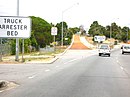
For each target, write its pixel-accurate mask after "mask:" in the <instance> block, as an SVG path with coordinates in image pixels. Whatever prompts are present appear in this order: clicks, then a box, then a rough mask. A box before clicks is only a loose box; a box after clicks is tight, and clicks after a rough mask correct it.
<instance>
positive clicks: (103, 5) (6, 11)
mask: <svg viewBox="0 0 130 97" xmlns="http://www.w3.org/2000/svg"><path fill="white" fill-rule="evenodd" d="M62 13H63V15H62ZM0 16H17V0H0ZM19 16H36V17H41V18H42V19H44V20H46V21H47V22H49V23H53V24H57V23H60V22H61V21H62V16H63V21H65V22H67V24H68V26H69V27H79V26H80V25H83V26H84V28H85V29H86V30H87V29H89V27H90V25H91V24H92V23H93V21H98V23H99V24H100V25H102V26H106V25H110V24H111V23H112V22H116V23H117V25H119V26H121V27H123V26H128V27H130V1H129V0H19Z"/></svg>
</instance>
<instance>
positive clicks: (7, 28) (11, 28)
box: [0, 16, 31, 61]
mask: <svg viewBox="0 0 130 97" xmlns="http://www.w3.org/2000/svg"><path fill="white" fill-rule="evenodd" d="M30 35H31V19H30V18H29V17H16V16H15V17H13V16H10V17H9V16H1V17H0V38H15V39H16V59H15V60H16V61H18V53H19V38H23V39H24V38H29V37H30Z"/></svg>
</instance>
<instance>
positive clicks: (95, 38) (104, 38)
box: [94, 36, 106, 42]
mask: <svg viewBox="0 0 130 97" xmlns="http://www.w3.org/2000/svg"><path fill="white" fill-rule="evenodd" d="M105 40H106V37H105V36H94V41H98V42H100V41H105Z"/></svg>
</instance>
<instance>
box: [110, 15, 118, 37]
mask: <svg viewBox="0 0 130 97" xmlns="http://www.w3.org/2000/svg"><path fill="white" fill-rule="evenodd" d="M114 19H115V18H114ZM114 19H112V20H114ZM116 19H119V18H116ZM111 38H112V23H111V25H110V39H111Z"/></svg>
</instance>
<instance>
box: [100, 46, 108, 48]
mask: <svg viewBox="0 0 130 97" xmlns="http://www.w3.org/2000/svg"><path fill="white" fill-rule="evenodd" d="M100 49H108V45H101V47H100Z"/></svg>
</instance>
